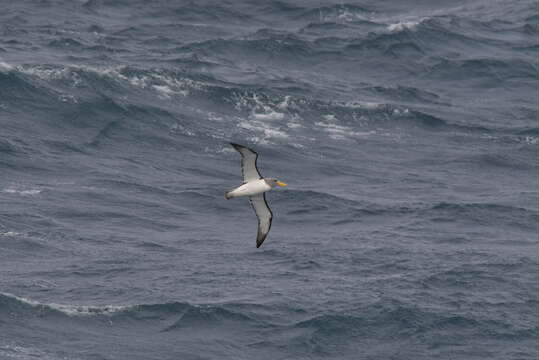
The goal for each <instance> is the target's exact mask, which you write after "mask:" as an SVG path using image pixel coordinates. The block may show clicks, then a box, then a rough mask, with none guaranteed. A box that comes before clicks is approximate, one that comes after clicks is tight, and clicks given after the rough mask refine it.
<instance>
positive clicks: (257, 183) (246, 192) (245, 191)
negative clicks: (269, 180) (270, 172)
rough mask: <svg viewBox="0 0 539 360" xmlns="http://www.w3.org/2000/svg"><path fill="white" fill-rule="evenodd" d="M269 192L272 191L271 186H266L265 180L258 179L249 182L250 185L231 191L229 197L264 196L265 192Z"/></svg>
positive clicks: (246, 184)
mask: <svg viewBox="0 0 539 360" xmlns="http://www.w3.org/2000/svg"><path fill="white" fill-rule="evenodd" d="M268 190H271V186H269V185H268V184H266V182H265V181H264V180H263V179H258V180H253V181H249V182H248V183H245V184H243V185H241V186H239V187H237V188H235V189H234V190H232V191H229V192H228V195H229V196H230V197H238V196H253V195H257V194H262V193H263V192H266V191H268Z"/></svg>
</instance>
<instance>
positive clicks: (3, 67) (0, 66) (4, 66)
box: [0, 61, 13, 71]
mask: <svg viewBox="0 0 539 360" xmlns="http://www.w3.org/2000/svg"><path fill="white" fill-rule="evenodd" d="M10 70H13V66H12V65H10V64H8V63H7V62H4V61H0V71H10Z"/></svg>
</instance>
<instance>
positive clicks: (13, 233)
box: [0, 231, 21, 236]
mask: <svg viewBox="0 0 539 360" xmlns="http://www.w3.org/2000/svg"><path fill="white" fill-rule="evenodd" d="M17 235H21V233H18V232H15V231H6V232H0V236H17Z"/></svg>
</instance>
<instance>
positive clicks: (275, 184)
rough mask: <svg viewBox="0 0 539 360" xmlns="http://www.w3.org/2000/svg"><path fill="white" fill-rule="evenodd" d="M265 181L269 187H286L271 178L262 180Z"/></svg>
mask: <svg viewBox="0 0 539 360" xmlns="http://www.w3.org/2000/svg"><path fill="white" fill-rule="evenodd" d="M264 180H266V183H268V185H269V186H271V187H275V186H283V187H284V186H286V184H285V183H284V182H282V181H279V180H277V179H273V178H269V179H264Z"/></svg>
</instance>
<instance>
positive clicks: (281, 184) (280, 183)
mask: <svg viewBox="0 0 539 360" xmlns="http://www.w3.org/2000/svg"><path fill="white" fill-rule="evenodd" d="M277 185H279V186H286V184H285V183H284V182H282V181H277Z"/></svg>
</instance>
